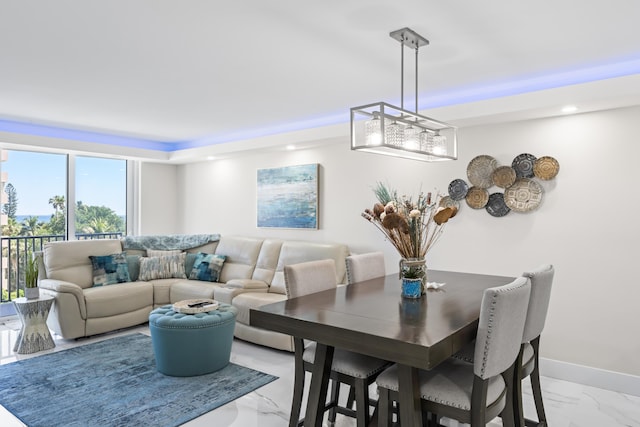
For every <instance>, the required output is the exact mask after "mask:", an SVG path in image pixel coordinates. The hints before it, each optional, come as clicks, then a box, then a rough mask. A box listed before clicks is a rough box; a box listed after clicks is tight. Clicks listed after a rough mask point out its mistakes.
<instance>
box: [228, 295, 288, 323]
mask: <svg viewBox="0 0 640 427" xmlns="http://www.w3.org/2000/svg"><path fill="white" fill-rule="evenodd" d="M286 299H287V297H286V296H285V295H282V294H276V293H268V292H262V293H251V292H247V293H244V294H240V295H238V296H236V297H235V298H234V299H233V303H232V305H233V306H234V307H235V308H237V309H238V315H237V317H236V321H237V322H239V323H244V324H245V325H249V324H250V323H249V320H250V311H251V309H252V308H258V307H262V306H263V305H266V304H271V303H274V302H279V301H284V300H286Z"/></svg>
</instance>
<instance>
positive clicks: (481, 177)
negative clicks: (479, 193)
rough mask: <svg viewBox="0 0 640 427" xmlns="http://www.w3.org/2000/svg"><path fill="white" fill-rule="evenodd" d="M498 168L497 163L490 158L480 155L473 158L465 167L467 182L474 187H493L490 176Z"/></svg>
mask: <svg viewBox="0 0 640 427" xmlns="http://www.w3.org/2000/svg"><path fill="white" fill-rule="evenodd" d="M497 167H498V161H497V160H496V159H494V158H493V157H491V156H487V155H481V156H477V157H475V158H473V159H472V160H471V161H470V162H469V166H467V177H468V178H469V182H470V183H471V184H473V185H474V186H476V187H480V188H489V187H491V186H492V185H493V181H492V179H491V175H492V174H493V171H494V170H496V168H497Z"/></svg>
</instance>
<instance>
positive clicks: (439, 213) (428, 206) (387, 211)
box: [362, 182, 458, 259]
mask: <svg viewBox="0 0 640 427" xmlns="http://www.w3.org/2000/svg"><path fill="white" fill-rule="evenodd" d="M373 192H374V193H375V195H376V198H377V199H378V202H377V203H375V204H374V205H373V209H365V211H364V212H363V213H362V216H363V217H364V218H365V219H366V220H367V221H369V222H370V223H372V224H373V225H374V226H375V227H376V228H377V229H378V230H380V231H381V232H382V233H383V234H384V235H385V236H386V238H387V239H388V240H389V241H390V242H391V244H392V245H393V246H394V247H395V248H396V250H397V251H398V253H399V254H400V256H401V257H403V258H406V259H410V258H424V257H425V255H426V254H427V252H428V251H429V249H431V248H432V247H433V245H435V244H436V242H437V241H438V239H439V238H440V236H441V235H442V232H443V231H444V226H445V225H446V223H447V222H448V221H449V220H450V219H451V218H453V217H454V216H455V215H456V213H457V212H458V209H457V208H456V207H453V206H450V207H441V206H440V205H439V202H440V198H441V196H440V195H439V194H437V195H436V196H435V197H432V195H431V193H430V192H429V193H427V194H426V195H425V194H424V193H422V192H421V193H420V194H418V197H417V198H415V199H414V198H413V197H407V196H398V192H397V191H396V190H395V189H391V188H389V187H388V186H387V185H385V184H383V183H381V182H378V183H377V184H376V187H375V188H374V189H373Z"/></svg>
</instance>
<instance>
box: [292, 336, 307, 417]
mask: <svg viewBox="0 0 640 427" xmlns="http://www.w3.org/2000/svg"><path fill="white" fill-rule="evenodd" d="M294 348H295V350H294V351H295V353H294V359H295V367H294V381H293V400H292V402H291V415H290V416H289V427H297V426H298V424H299V421H300V408H301V407H302V395H303V393H304V376H305V372H304V362H303V361H302V352H303V351H304V342H303V341H302V340H301V339H298V338H294Z"/></svg>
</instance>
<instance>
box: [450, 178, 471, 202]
mask: <svg viewBox="0 0 640 427" xmlns="http://www.w3.org/2000/svg"><path fill="white" fill-rule="evenodd" d="M467 191H469V186H468V185H467V183H466V181H465V180H464V179H454V180H453V181H451V183H450V184H449V197H451V198H452V199H453V200H462V199H464V198H465V196H466V195H467Z"/></svg>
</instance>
